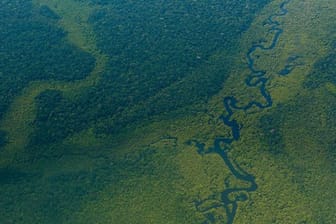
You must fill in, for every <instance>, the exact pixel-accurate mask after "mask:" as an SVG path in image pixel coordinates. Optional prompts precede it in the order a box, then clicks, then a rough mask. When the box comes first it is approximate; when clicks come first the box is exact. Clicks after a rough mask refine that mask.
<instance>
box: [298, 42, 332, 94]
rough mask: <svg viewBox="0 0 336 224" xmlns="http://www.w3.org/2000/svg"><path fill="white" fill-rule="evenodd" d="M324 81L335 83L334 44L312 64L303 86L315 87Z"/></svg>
mask: <svg viewBox="0 0 336 224" xmlns="http://www.w3.org/2000/svg"><path fill="white" fill-rule="evenodd" d="M335 45H336V44H335ZM326 82H331V83H333V84H335V85H336V46H335V47H334V48H333V50H332V51H331V52H330V53H329V54H328V55H327V56H326V57H324V58H322V59H320V60H318V61H317V62H316V63H315V64H314V68H313V70H312V71H311V73H310V74H309V75H308V76H307V78H306V81H305V83H304V86H305V87H306V88H317V87H319V86H320V85H321V84H323V83H326Z"/></svg>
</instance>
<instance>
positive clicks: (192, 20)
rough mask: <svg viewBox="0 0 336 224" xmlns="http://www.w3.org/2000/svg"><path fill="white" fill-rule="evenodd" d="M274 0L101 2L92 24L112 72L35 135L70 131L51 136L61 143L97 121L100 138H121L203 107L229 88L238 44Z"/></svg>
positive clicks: (62, 108) (56, 113)
mask: <svg viewBox="0 0 336 224" xmlns="http://www.w3.org/2000/svg"><path fill="white" fill-rule="evenodd" d="M267 2H268V1H258V3H257V2H256V1H250V2H249V6H250V7H249V8H246V7H245V4H246V2H245V1H235V2H232V1H225V2H219V1H216V0H213V1H211V2H203V1H201V2H195V1H179V2H171V1H170V2H167V1H137V2H133V1H121V2H113V4H110V3H111V2H108V1H106V2H103V1H99V2H94V3H95V4H100V5H102V6H103V7H102V8H101V9H99V10H97V11H96V12H95V13H94V14H93V15H92V16H91V17H90V19H89V22H90V23H91V25H92V26H93V27H94V30H95V33H96V37H97V42H98V47H99V48H100V49H101V50H102V51H103V52H104V53H105V54H107V55H109V64H108V67H107V68H106V70H105V71H104V73H103V75H102V80H101V82H100V83H99V84H98V85H97V86H95V87H92V88H89V89H86V90H83V91H82V92H81V94H80V95H79V96H78V97H77V98H76V99H73V100H72V102H67V101H66V100H65V101H62V103H61V104H59V105H57V106H56V107H54V108H50V110H48V112H47V111H46V113H47V114H51V113H52V114H53V117H50V119H49V120H48V121H43V120H40V116H37V121H36V123H35V124H36V126H38V127H37V129H38V130H40V131H38V132H37V133H36V134H35V135H36V136H38V135H40V133H48V132H50V131H51V130H52V132H55V133H62V134H59V135H58V134H57V136H58V137H57V138H49V139H61V137H62V136H63V137H66V136H68V135H69V134H71V133H74V132H76V131H78V130H81V129H83V128H85V127H88V126H90V125H91V124H92V123H95V124H97V123H98V125H97V128H96V132H97V133H104V134H113V133H116V132H119V131H120V129H122V128H124V127H125V126H128V125H130V124H134V123H135V122H142V121H143V120H147V119H151V118H153V117H154V116H161V115H162V116H163V115H164V114H171V113H172V111H183V113H187V110H181V108H184V107H187V108H189V109H188V110H189V111H195V110H198V108H197V107H198V106H196V105H199V104H202V103H205V102H207V100H208V99H210V97H211V96H213V95H214V94H216V93H217V92H218V91H219V90H220V89H221V88H222V85H223V83H224V81H225V80H226V79H227V77H228V74H229V71H230V69H231V64H232V63H233V60H234V55H235V54H236V53H237V52H235V48H236V47H237V43H238V42H237V40H239V37H240V35H241V34H242V32H244V31H245V30H246V28H247V27H248V26H249V24H250V23H251V21H252V19H253V16H254V15H255V13H256V12H257V11H258V10H260V9H261V8H262V7H263V5H265V4H266V3H267ZM237 15H239V17H237ZM238 18H239V19H238ZM193 105H195V108H192V106H193ZM40 107H47V106H43V105H42V104H40ZM51 110H53V111H51ZM41 113H43V111H40V112H39V114H41ZM41 116H42V117H43V115H41ZM100 121H103V122H100ZM45 122H47V123H48V124H44V123H45ZM68 130H69V131H68ZM70 130H71V131H70ZM55 135H56V134H55Z"/></svg>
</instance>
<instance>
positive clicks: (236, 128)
mask: <svg viewBox="0 0 336 224" xmlns="http://www.w3.org/2000/svg"><path fill="white" fill-rule="evenodd" d="M290 1H291V0H285V1H284V2H282V3H281V4H280V12H278V13H274V14H272V15H270V16H269V17H268V18H267V19H266V21H264V24H263V25H265V26H266V25H267V26H269V27H270V28H269V30H268V32H269V33H272V34H273V38H272V40H271V41H270V43H267V42H266V41H264V40H260V41H259V43H257V44H253V45H252V46H251V48H250V49H249V50H248V52H247V54H246V58H247V63H248V68H249V70H250V74H249V75H248V77H247V78H246V80H245V83H246V85H247V86H248V87H257V88H259V90H260V94H261V95H262V97H263V98H264V99H265V102H264V103H262V102H257V101H250V102H249V103H248V104H247V105H245V106H238V105H237V103H238V101H237V99H236V98H235V97H233V96H227V97H224V99H223V104H224V109H225V111H226V113H225V115H224V114H223V115H221V116H220V117H219V118H220V120H221V122H223V124H224V125H226V126H228V127H229V128H230V129H231V132H232V137H216V138H215V140H214V142H213V146H212V147H210V148H208V149H205V145H204V144H203V143H200V142H198V141H197V140H190V141H189V142H188V143H189V144H191V143H194V144H195V145H196V147H197V148H198V153H199V154H201V155H205V154H210V153H216V154H218V155H219V156H220V157H221V158H222V160H223V161H224V163H225V164H226V166H227V167H228V168H229V170H230V172H231V173H232V175H233V176H234V177H235V178H237V179H238V180H241V181H244V182H247V183H248V185H249V186H248V187H234V188H227V189H225V190H224V191H223V192H221V196H220V200H221V201H220V203H215V204H213V205H211V206H210V207H207V208H206V209H203V210H202V209H199V207H200V205H201V204H202V203H203V202H204V201H203V202H202V201H199V202H195V205H196V208H197V209H198V211H200V212H205V213H207V216H206V217H207V219H208V220H207V221H205V222H204V224H207V223H214V222H217V221H219V220H216V218H215V217H214V216H213V215H211V213H209V211H210V210H211V209H215V208H218V207H224V208H225V211H226V215H227V218H226V219H227V220H226V222H225V223H227V224H232V223H233V222H234V218H235V215H236V211H237V207H238V202H240V201H246V200H248V195H247V192H253V191H256V190H257V188H258V185H257V183H256V181H255V176H253V175H252V174H249V173H247V172H245V171H244V170H243V169H241V168H240V167H239V165H238V164H236V163H235V162H234V161H233V160H231V159H230V158H229V156H228V151H229V149H230V145H231V144H232V143H233V142H234V141H238V140H239V138H240V130H241V125H240V124H239V123H238V122H237V120H235V119H234V118H232V117H233V115H234V113H235V111H247V110H249V109H250V108H252V107H257V108H259V109H265V108H269V107H271V106H272V104H273V102H272V97H271V95H270V94H269V92H268V91H267V89H266V83H267V81H268V78H267V77H266V76H265V75H266V73H267V72H266V71H265V70H259V69H257V68H256V67H255V61H254V57H253V53H254V52H255V51H256V50H263V51H268V50H272V49H274V48H275V47H276V46H277V43H278V42H279V39H280V36H281V34H282V33H283V30H282V29H281V28H280V23H279V21H277V20H276V18H277V17H281V16H285V15H286V14H287V13H288V10H287V9H286V5H287V4H288V3H289V2H290ZM296 58H297V57H296V56H292V58H289V60H288V61H289V62H292V61H294V60H295V59H296ZM294 67H295V65H293V64H292V63H289V64H288V65H286V67H285V68H284V69H283V70H281V71H280V72H279V73H278V74H279V75H282V76H284V75H288V74H289V73H290V72H291V71H292V70H293V69H294ZM226 185H227V184H226ZM223 221H224V220H223Z"/></svg>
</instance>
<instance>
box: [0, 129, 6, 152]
mask: <svg viewBox="0 0 336 224" xmlns="http://www.w3.org/2000/svg"><path fill="white" fill-rule="evenodd" d="M6 143H7V134H6V132H5V131H2V130H0V149H1V147H3V146H4V145H6Z"/></svg>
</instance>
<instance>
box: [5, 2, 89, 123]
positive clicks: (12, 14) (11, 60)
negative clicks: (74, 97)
mask: <svg viewBox="0 0 336 224" xmlns="http://www.w3.org/2000/svg"><path fill="white" fill-rule="evenodd" d="M39 13H42V14H41V15H40V14H39ZM51 17H52V18H51ZM55 17H56V15H51V11H50V9H47V8H46V6H43V7H42V8H41V9H40V10H35V9H34V8H33V6H32V3H31V1H25V0H15V1H6V0H5V1H1V2H0V46H1V60H0V118H1V117H2V116H3V114H4V113H5V111H6V110H7V108H8V105H9V104H10V102H11V101H12V99H13V98H14V97H15V96H16V95H17V94H18V93H19V91H20V90H22V88H24V87H25V86H27V84H28V83H29V82H31V81H34V80H65V81H72V80H77V79H82V78H84V77H85V76H86V75H87V74H88V73H89V72H90V71H91V70H92V68H93V66H94V58H93V57H92V56H91V55H89V54H88V53H85V52H83V51H80V50H79V49H77V48H75V47H74V46H73V45H70V44H69V43H66V42H65V36H66V34H65V32H64V31H63V30H62V29H60V28H58V27H57V25H56V24H54V20H55V19H56V18H55Z"/></svg>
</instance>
